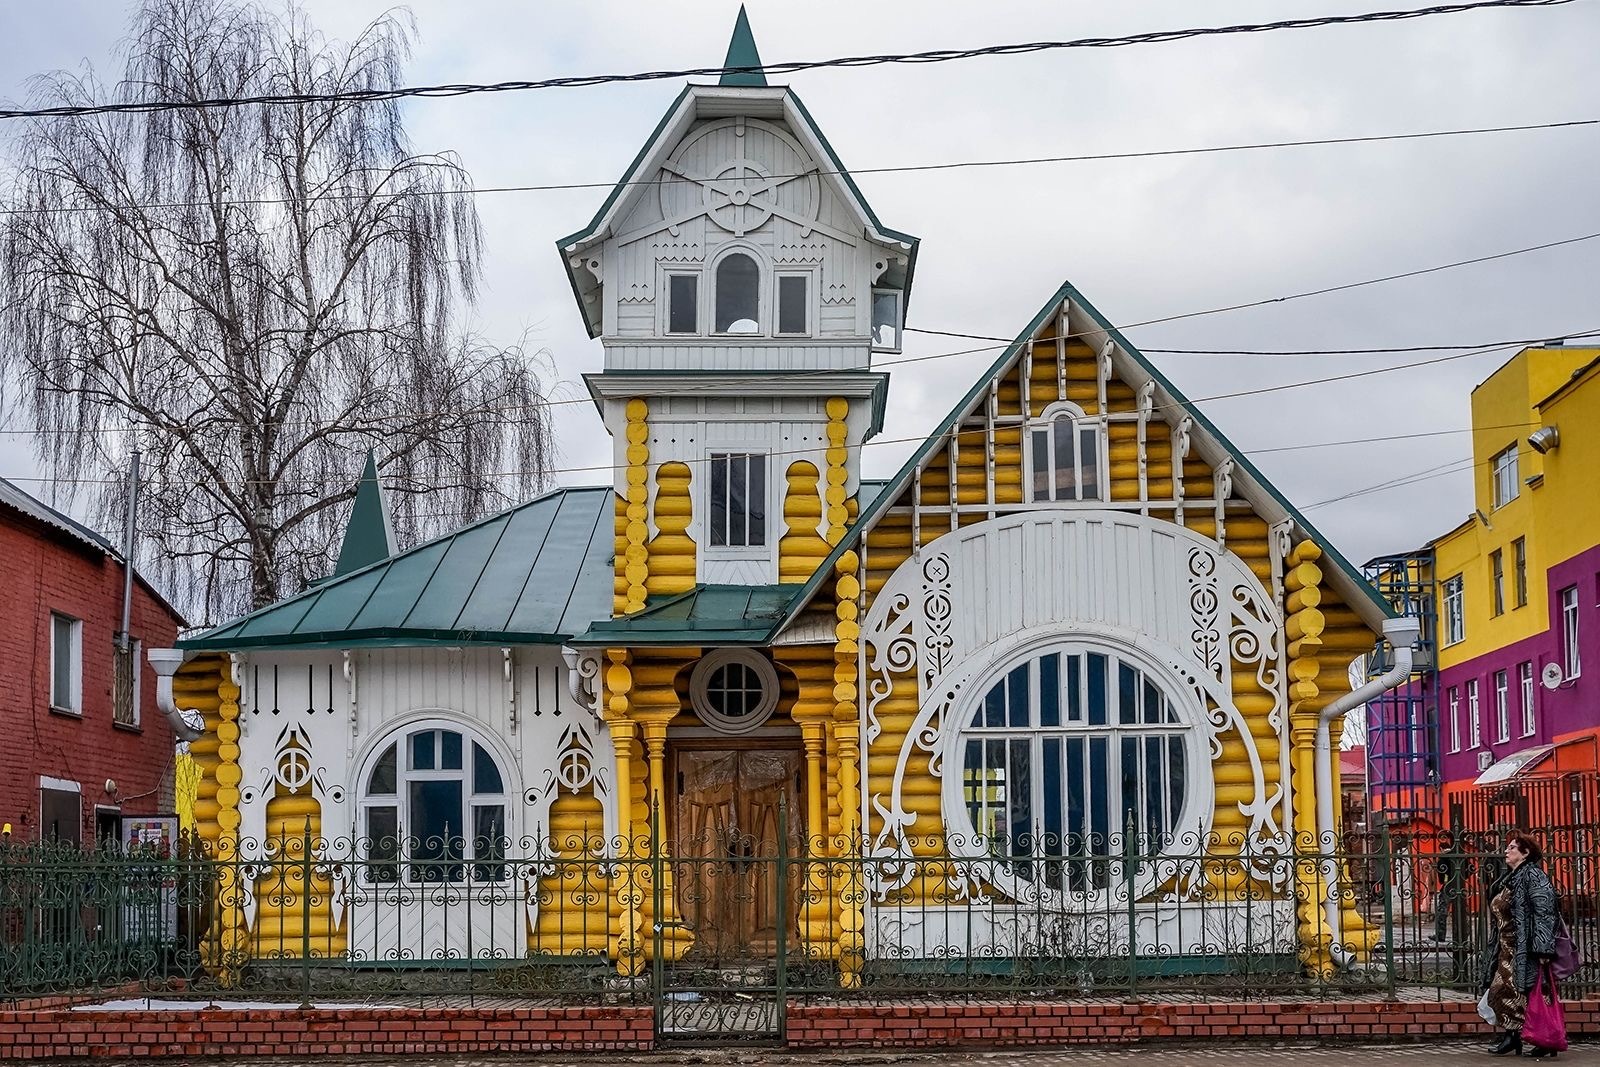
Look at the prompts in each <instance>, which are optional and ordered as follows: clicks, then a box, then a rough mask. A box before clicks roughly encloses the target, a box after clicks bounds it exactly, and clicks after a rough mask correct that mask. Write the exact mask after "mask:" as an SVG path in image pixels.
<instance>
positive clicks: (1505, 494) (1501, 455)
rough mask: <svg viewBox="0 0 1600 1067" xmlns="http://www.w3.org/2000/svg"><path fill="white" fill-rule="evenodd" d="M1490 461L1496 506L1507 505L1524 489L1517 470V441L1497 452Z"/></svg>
mask: <svg viewBox="0 0 1600 1067" xmlns="http://www.w3.org/2000/svg"><path fill="white" fill-rule="evenodd" d="M1489 463H1490V466H1491V468H1492V469H1493V472H1494V506H1495V507H1497V508H1501V507H1505V506H1506V505H1507V504H1509V503H1511V502H1512V501H1513V500H1515V499H1517V494H1518V493H1519V492H1521V491H1522V483H1521V481H1520V480H1519V479H1518V471H1517V467H1518V463H1517V443H1516V442H1515V441H1513V442H1511V444H1510V445H1508V446H1507V447H1506V448H1505V449H1504V450H1502V451H1500V452H1496V453H1495V454H1494V458H1493V459H1491V460H1490V461H1489Z"/></svg>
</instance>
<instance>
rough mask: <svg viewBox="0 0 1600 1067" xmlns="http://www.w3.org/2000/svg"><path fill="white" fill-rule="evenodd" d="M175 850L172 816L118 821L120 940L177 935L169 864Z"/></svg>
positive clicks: (174, 884)
mask: <svg viewBox="0 0 1600 1067" xmlns="http://www.w3.org/2000/svg"><path fill="white" fill-rule="evenodd" d="M177 848H178V817H177V816H176V815H132V816H123V819H122V852H123V855H125V856H127V857H128V858H129V859H132V860H148V861H149V865H148V866H145V865H143V864H139V863H134V864H131V865H130V866H129V868H128V873H129V879H128V882H127V886H128V888H127V893H128V895H127V898H126V900H125V902H124V904H123V909H122V911H123V915H122V924H123V937H124V938H125V939H126V940H128V941H136V940H137V941H171V940H173V939H175V938H176V937H177V936H178V879H177V867H176V865H175V864H174V863H173V862H172V861H173V860H174V858H176V855H177Z"/></svg>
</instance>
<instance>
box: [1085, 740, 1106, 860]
mask: <svg viewBox="0 0 1600 1067" xmlns="http://www.w3.org/2000/svg"><path fill="white" fill-rule="evenodd" d="M1109 744H1110V742H1109V739H1108V738H1104V737H1091V738H1089V850H1090V851H1091V852H1104V851H1105V850H1106V849H1107V847H1108V846H1109V845H1110V843H1111V836H1110V830H1111V811H1110V807H1111V788H1110V786H1111V772H1110V762H1111V761H1110V752H1109V751H1108V748H1109Z"/></svg>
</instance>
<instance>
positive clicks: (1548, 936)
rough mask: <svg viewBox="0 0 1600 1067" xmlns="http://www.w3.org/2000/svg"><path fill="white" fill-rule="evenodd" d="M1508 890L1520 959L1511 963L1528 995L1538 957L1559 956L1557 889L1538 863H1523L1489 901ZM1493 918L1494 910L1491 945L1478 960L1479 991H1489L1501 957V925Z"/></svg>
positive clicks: (1535, 975)
mask: <svg viewBox="0 0 1600 1067" xmlns="http://www.w3.org/2000/svg"><path fill="white" fill-rule="evenodd" d="M1507 886H1509V887H1510V889H1511V913H1512V914H1513V915H1515V916H1516V918H1517V955H1516V959H1515V960H1513V961H1512V968H1511V974H1512V977H1513V978H1514V979H1515V980H1516V984H1517V988H1518V989H1520V990H1521V991H1522V992H1524V993H1528V992H1531V991H1532V990H1533V982H1534V979H1535V978H1536V977H1538V969H1539V957H1541V956H1542V957H1546V958H1548V957H1552V956H1554V955H1555V954H1556V888H1555V886H1554V885H1552V884H1551V882H1550V876H1549V875H1548V874H1546V873H1545V872H1544V868H1543V867H1541V866H1539V865H1538V864H1537V863H1524V864H1522V865H1521V866H1520V867H1518V868H1517V869H1516V870H1514V871H1512V872H1511V873H1510V874H1508V875H1506V877H1505V878H1504V879H1502V880H1501V881H1500V882H1499V883H1498V884H1496V885H1495V887H1494V889H1493V890H1492V891H1491V892H1490V894H1489V896H1490V898H1491V899H1493V897H1494V896H1495V895H1496V894H1498V893H1499V892H1500V891H1501V890H1502V889H1505V888H1506V887H1507ZM1493 914H1494V913H1493V911H1492V910H1491V911H1490V919H1489V942H1488V944H1486V945H1484V947H1483V952H1482V954H1481V955H1480V956H1479V958H1478V979H1479V988H1480V989H1488V988H1489V982H1490V980H1491V979H1493V978H1494V966H1495V961H1496V960H1497V958H1498V956H1499V946H1500V924H1499V923H1498V922H1496V921H1495V920H1494V918H1493Z"/></svg>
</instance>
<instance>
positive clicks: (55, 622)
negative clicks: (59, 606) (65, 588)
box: [50, 611, 83, 715]
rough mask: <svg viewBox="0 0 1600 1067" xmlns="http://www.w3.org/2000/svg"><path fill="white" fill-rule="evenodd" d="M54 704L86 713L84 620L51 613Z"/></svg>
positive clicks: (52, 704)
mask: <svg viewBox="0 0 1600 1067" xmlns="http://www.w3.org/2000/svg"><path fill="white" fill-rule="evenodd" d="M50 707H51V710H53V711H65V712H68V713H69V714H72V715H82V714H83V622H82V620H79V619H74V618H73V617H72V616H70V615H62V614H60V613H58V612H54V611H53V612H51V613H50Z"/></svg>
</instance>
